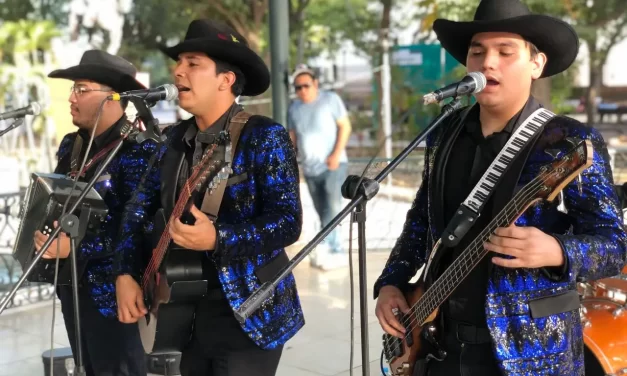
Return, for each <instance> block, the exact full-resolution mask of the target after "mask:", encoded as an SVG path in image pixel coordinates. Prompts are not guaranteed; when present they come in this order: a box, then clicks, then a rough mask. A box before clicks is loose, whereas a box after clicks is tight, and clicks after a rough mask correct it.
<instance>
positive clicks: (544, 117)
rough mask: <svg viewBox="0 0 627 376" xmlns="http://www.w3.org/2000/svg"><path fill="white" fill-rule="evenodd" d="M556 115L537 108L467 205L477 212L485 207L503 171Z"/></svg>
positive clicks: (466, 202) (470, 197)
mask: <svg viewBox="0 0 627 376" xmlns="http://www.w3.org/2000/svg"><path fill="white" fill-rule="evenodd" d="M554 116H555V114H554V113H552V112H551V111H548V110H546V109H544V108H541V109H539V110H536V111H535V112H534V113H533V114H532V115H531V116H529V117H528V118H527V119H526V120H525V122H524V123H523V124H521V125H520V127H519V128H518V129H516V132H514V134H513V135H512V136H511V138H510V139H509V140H508V142H507V144H506V145H505V147H504V148H503V149H502V150H501V151H500V153H499V155H498V156H497V157H496V159H495V160H494V161H493V162H492V164H491V165H490V167H488V170H487V171H486V172H485V173H484V174H483V177H482V178H481V180H479V182H478V183H477V184H476V185H475V188H474V189H473V190H472V191H471V192H470V195H468V198H467V199H466V201H464V205H465V206H466V207H468V208H470V209H472V210H474V211H475V212H476V213H478V212H479V211H480V210H481V208H483V206H484V205H485V203H486V202H487V201H488V198H489V197H490V194H491V192H492V190H493V189H494V186H495V185H496V183H497V182H498V181H499V179H500V178H501V176H502V175H503V173H505V171H506V170H507V167H508V166H509V165H510V163H511V162H512V160H513V159H514V158H515V157H516V155H517V154H518V153H519V152H520V150H521V149H522V148H523V147H524V146H525V144H526V143H527V141H529V139H530V138H531V137H533V135H534V134H535V133H536V132H537V131H538V130H539V129H540V127H542V125H543V124H544V123H546V122H547V121H549V120H551V118H553V117H554Z"/></svg>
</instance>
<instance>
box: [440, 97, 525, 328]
mask: <svg viewBox="0 0 627 376" xmlns="http://www.w3.org/2000/svg"><path fill="white" fill-rule="evenodd" d="M519 115H520V113H519V114H518V115H516V116H514V117H513V118H512V119H511V120H510V121H509V122H508V123H507V125H506V126H505V128H504V129H503V130H502V131H501V132H497V133H493V134H492V135H489V136H488V137H484V136H483V132H482V130H481V123H480V121H479V107H478V106H475V108H473V109H472V110H471V111H470V112H469V113H468V116H467V118H466V121H465V124H464V125H463V128H462V129H461V130H460V132H459V135H458V136H457V139H456V140H455V142H454V143H453V145H452V148H451V152H450V155H449V158H448V161H447V164H446V167H445V170H444V171H445V175H444V176H445V180H444V181H445V183H444V219H445V223H447V224H448V222H449V221H450V220H451V218H452V217H453V214H454V213H455V210H456V209H457V208H458V207H459V205H460V204H461V203H462V202H463V201H464V200H465V199H466V198H467V197H468V195H469V194H470V192H471V191H472V189H473V188H474V187H475V185H476V184H477V182H478V181H479V179H481V177H482V176H483V174H484V172H485V171H486V170H487V169H488V167H489V166H490V164H491V163H492V161H493V160H494V159H495V158H496V156H497V155H498V153H499V152H500V151H501V149H502V148H503V146H505V144H506V143H507V140H508V139H509V137H510V136H511V134H512V133H513V131H514V130H515V125H516V124H517V122H518V121H517V120H518V118H519ZM522 120H524V119H522ZM497 189H498V187H497ZM493 197H494V196H492V197H491V198H490V199H489V200H488V201H487V203H486V205H485V207H484V208H483V210H482V212H481V215H480V216H479V218H478V219H477V222H476V223H475V225H474V226H473V227H472V228H471V229H470V230H469V231H468V233H467V234H466V236H464V238H463V239H462V240H461V241H460V243H459V244H458V245H457V247H455V248H454V249H452V250H450V249H449V250H446V252H448V255H447V257H446V258H445V259H444V262H443V263H442V267H441V268H440V272H443V271H444V268H445V267H447V266H449V265H450V264H451V262H452V261H453V259H455V258H457V257H458V256H459V255H460V253H461V252H462V251H463V250H464V249H465V248H466V247H467V246H468V245H469V244H470V243H471V242H472V241H473V240H474V239H475V238H476V237H477V236H478V235H479V234H480V233H481V231H482V230H483V229H484V228H485V227H486V226H487V225H488V223H489V222H490V220H491V219H492V215H491V212H492V206H493ZM490 259H491V257H490V255H488V256H486V257H484V258H483V260H482V261H481V262H480V263H479V265H477V267H476V268H475V269H474V270H473V271H472V272H471V273H470V275H468V277H467V278H466V280H465V281H464V282H463V283H462V284H460V286H459V287H458V288H457V289H456V290H455V291H454V292H453V294H452V295H451V296H450V298H449V300H448V301H447V303H445V304H444V305H443V313H444V316H445V317H450V318H452V319H454V320H456V321H462V322H467V323H469V324H472V325H475V326H477V327H486V316H485V294H486V290H487V281H488V272H489V264H490V262H491V261H490Z"/></svg>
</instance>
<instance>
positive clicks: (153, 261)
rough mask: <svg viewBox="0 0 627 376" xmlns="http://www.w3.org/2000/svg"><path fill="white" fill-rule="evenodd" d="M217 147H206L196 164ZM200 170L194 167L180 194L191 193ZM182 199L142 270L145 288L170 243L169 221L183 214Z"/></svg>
mask: <svg viewBox="0 0 627 376" xmlns="http://www.w3.org/2000/svg"><path fill="white" fill-rule="evenodd" d="M216 147H217V145H215V144H214V145H213V146H212V147H211V148H210V149H208V150H207V151H206V152H205V154H204V156H203V159H202V160H201V163H199V164H198V165H197V167H198V166H202V165H203V164H205V163H207V161H208V160H209V158H211V156H212V155H213V153H214V151H215V148H216ZM201 170H202V168H199V167H198V168H196V170H195V171H193V172H192V175H191V176H190V177H189V179H187V181H186V182H185V185H184V186H183V189H182V190H181V193H180V194H179V197H180V195H182V194H183V193H184V192H185V191H187V192H189V195H191V192H192V189H191V186H190V184H189V183H190V181H193V180H195V179H196V178H197V177H198V175H199V174H200V171H201ZM182 203H183V201H180V200H179V202H177V205H176V206H175V207H174V209H173V210H172V214H171V215H170V218H169V219H168V222H167V223H166V225H165V228H164V230H163V233H162V234H161V237H160V238H159V242H158V243H157V247H155V250H156V251H157V252H153V255H152V257H151V258H150V262H149V263H148V267H147V268H146V271H145V272H144V275H143V276H142V287H143V288H145V287H147V285H148V283H149V282H150V279H152V276H153V275H154V274H155V273H156V271H157V270H158V268H159V266H160V265H161V262H162V261H163V257H164V256H165V253H166V249H167V246H168V245H169V244H170V241H171V240H172V237H171V235H170V223H171V222H172V220H174V219H175V218H178V217H180V216H181V214H183V210H184V208H185V206H186V204H187V203H186V202H185V204H182Z"/></svg>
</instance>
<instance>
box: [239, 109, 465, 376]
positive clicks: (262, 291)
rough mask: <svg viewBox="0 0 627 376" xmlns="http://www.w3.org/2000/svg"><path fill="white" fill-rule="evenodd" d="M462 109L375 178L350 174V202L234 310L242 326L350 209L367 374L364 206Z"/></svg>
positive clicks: (447, 113) (345, 188) (417, 140)
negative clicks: (354, 224)
mask: <svg viewBox="0 0 627 376" xmlns="http://www.w3.org/2000/svg"><path fill="white" fill-rule="evenodd" d="M460 107H461V100H460V98H459V97H457V98H455V99H454V100H453V101H451V102H450V103H448V104H447V105H445V106H444V107H443V108H442V111H441V112H440V115H438V116H437V117H436V118H435V119H434V120H433V121H432V122H431V124H429V125H428V126H427V128H426V129H424V130H423V131H422V132H421V133H420V134H419V135H418V136H417V137H416V138H415V139H414V140H413V141H412V142H411V143H410V144H409V146H407V147H406V148H405V149H404V150H403V151H402V152H401V153H400V154H399V155H398V156H397V157H396V158H394V159H393V160H392V161H391V162H390V164H388V165H387V166H386V167H385V168H384V169H383V170H382V171H381V172H380V173H379V175H377V177H376V178H375V179H368V178H363V177H359V176H355V175H350V176H348V177H347V178H346V181H345V182H344V184H343V185H342V196H344V198H347V199H351V200H352V201H351V202H350V203H349V204H348V205H346V207H345V208H344V209H343V210H342V211H341V212H340V213H339V214H338V215H337V216H336V217H335V218H333V220H332V221H331V223H329V224H328V225H327V226H325V227H324V228H323V229H322V230H321V231H320V232H319V233H318V234H317V235H316V236H315V237H314V238H313V239H312V240H311V242H309V244H307V245H306V246H305V247H304V248H303V249H302V250H301V251H300V252H298V254H296V255H295V256H294V257H293V258H292V259H291V260H290V262H289V263H288V264H287V265H286V266H285V267H284V268H283V269H281V270H280V271H279V272H278V273H277V274H276V275H275V277H274V278H273V279H272V280H271V281H268V282H265V283H264V284H262V285H261V286H260V287H259V289H257V290H256V291H255V292H254V293H253V294H252V295H251V296H250V297H249V298H248V299H247V300H246V301H244V303H243V304H242V305H241V306H240V307H239V308H238V309H236V310H235V317H236V318H237V320H238V321H239V322H240V323H243V322H244V321H245V320H246V319H247V318H248V317H250V316H251V315H252V314H253V313H254V312H255V311H256V310H257V309H258V308H259V306H261V304H262V303H263V301H265V300H266V299H268V298H269V297H270V296H271V295H272V294H273V292H274V289H275V288H276V286H277V285H278V284H279V282H281V280H282V279H284V278H285V277H287V276H288V275H289V274H290V273H291V272H292V270H293V269H294V268H295V267H296V265H298V264H299V263H300V262H301V261H303V260H304V259H305V257H307V255H308V254H309V253H310V252H311V251H312V250H313V249H314V248H315V247H316V245H318V244H319V243H320V242H321V241H322V240H323V239H324V238H325V237H326V236H327V235H328V234H329V233H330V232H331V231H332V230H333V229H334V228H335V227H337V226H338V225H339V224H340V222H342V220H343V219H344V218H345V217H346V216H348V214H349V213H350V212H351V211H352V210H353V209H356V210H355V213H354V215H353V218H354V219H355V221H356V222H357V223H358V239H359V240H358V244H359V298H360V311H361V312H360V313H361V359H362V366H361V368H362V374H363V375H364V376H365V375H369V374H370V372H369V365H370V361H369V355H368V303H367V298H368V296H367V287H366V286H367V278H366V203H367V201H369V200H370V199H372V198H373V197H374V196H375V195H376V194H377V193H378V191H379V183H381V182H382V181H383V180H384V179H385V178H386V177H387V176H388V175H389V174H390V173H391V172H392V171H393V170H394V169H395V168H396V167H397V166H398V165H399V164H400V163H401V162H402V161H403V160H404V159H405V158H407V156H408V155H409V154H410V153H411V152H412V151H414V149H416V147H418V145H419V144H420V143H421V142H422V141H424V140H425V139H426V138H427V135H428V134H429V133H430V132H431V131H432V130H433V129H435V128H436V127H437V126H439V125H440V124H441V123H442V121H444V119H446V118H447V117H448V116H450V115H451V114H452V113H453V112H454V111H455V110H457V109H459V108H460Z"/></svg>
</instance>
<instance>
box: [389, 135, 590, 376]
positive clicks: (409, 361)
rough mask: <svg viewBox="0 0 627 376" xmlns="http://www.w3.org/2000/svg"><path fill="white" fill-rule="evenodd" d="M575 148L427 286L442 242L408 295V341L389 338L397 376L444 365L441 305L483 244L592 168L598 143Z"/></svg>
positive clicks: (475, 260) (526, 188)
mask: <svg viewBox="0 0 627 376" xmlns="http://www.w3.org/2000/svg"><path fill="white" fill-rule="evenodd" d="M572 143H573V144H575V145H576V146H575V147H574V148H573V150H571V151H570V152H569V153H567V154H565V155H564V156H563V157H562V158H560V159H557V160H555V161H554V162H552V163H550V164H547V165H545V166H543V167H542V168H541V169H540V172H539V174H538V175H537V176H536V177H535V178H534V179H532V180H531V181H530V182H529V183H527V184H526V185H525V186H524V187H523V188H522V189H521V190H520V191H518V193H517V194H516V195H515V196H514V197H513V198H512V200H510V201H509V202H508V203H507V205H505V207H504V208H503V210H501V211H500V212H499V214H498V215H497V216H496V217H495V218H494V219H493V220H492V221H491V222H490V224H489V225H487V226H486V228H484V229H483V231H482V232H481V233H480V234H479V235H478V236H477V237H476V238H475V239H474V240H473V242H472V243H471V244H470V245H469V246H468V247H467V248H466V249H464V251H463V252H462V253H461V254H460V256H459V257H458V258H457V259H456V260H455V261H454V262H453V263H452V264H451V265H450V266H449V267H448V268H447V269H446V270H445V271H444V273H442V275H441V276H440V277H438V278H437V279H435V281H434V282H433V283H431V284H430V286H427V285H426V283H425V281H430V280H433V278H429V277H430V276H431V274H430V273H432V272H430V271H429V266H430V263H431V261H432V260H433V257H434V255H435V254H436V253H437V251H438V249H439V248H440V244H441V242H440V241H438V242H437V243H436V244H435V246H434V247H433V250H432V251H431V254H430V256H429V262H428V263H427V266H426V267H425V268H424V270H423V272H422V275H421V277H420V278H419V280H418V281H417V282H416V283H414V284H410V285H409V287H408V288H407V290H406V291H405V292H404V294H405V298H406V299H407V303H408V305H409V306H410V307H411V308H410V311H409V313H408V314H405V315H403V314H397V318H398V319H399V321H400V322H401V323H402V324H403V326H404V327H405V328H407V331H406V335H405V338H403V339H401V338H398V337H394V336H391V335H389V334H384V335H383V354H384V356H385V358H386V360H387V363H388V365H389V366H390V370H391V372H392V375H394V376H413V375H414V369H415V366H416V362H417V361H419V360H429V359H436V360H442V359H443V358H444V357H445V356H446V352H445V351H443V350H442V348H441V347H440V346H439V344H438V327H437V325H436V324H435V323H436V322H437V320H436V318H437V317H438V312H439V307H440V305H441V304H442V303H444V301H445V300H446V299H447V298H448V297H449V296H450V295H451V293H452V292H453V291H454V290H455V289H456V288H457V286H459V285H460V284H461V282H462V281H463V280H464V279H465V278H466V277H467V276H468V275H469V274H470V272H471V271H472V270H473V269H474V268H475V267H476V266H477V264H479V262H480V261H481V259H482V258H483V257H484V256H486V255H487V254H488V251H487V250H486V249H485V248H484V247H483V244H484V243H485V242H486V241H487V240H488V239H489V237H490V234H492V233H493V232H494V230H496V229H497V228H498V227H507V226H509V225H511V224H512V223H514V222H515V221H516V220H517V219H518V217H520V215H522V214H523V213H524V212H525V211H526V210H527V209H528V208H529V207H530V206H532V205H534V204H536V203H537V202H539V201H541V200H546V201H549V202H552V201H553V200H554V199H555V197H556V196H557V195H558V194H559V193H560V192H561V191H562V189H564V187H566V186H567V185H568V184H569V183H570V182H571V181H572V180H573V179H575V178H576V177H577V176H578V175H579V174H580V173H581V172H582V171H584V170H585V169H586V168H588V167H590V166H591V165H592V157H593V149H592V143H591V142H590V141H589V140H584V141H580V142H575V141H573V142H572Z"/></svg>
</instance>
